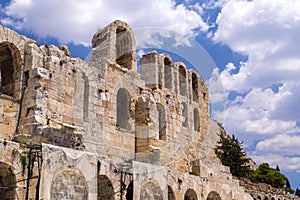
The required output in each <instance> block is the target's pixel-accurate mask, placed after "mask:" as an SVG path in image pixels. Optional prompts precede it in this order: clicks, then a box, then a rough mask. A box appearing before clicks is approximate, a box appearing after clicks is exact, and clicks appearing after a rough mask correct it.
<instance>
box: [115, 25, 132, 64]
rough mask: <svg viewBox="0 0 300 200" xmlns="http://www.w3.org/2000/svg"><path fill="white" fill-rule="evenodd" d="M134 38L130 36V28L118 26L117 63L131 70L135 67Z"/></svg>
mask: <svg viewBox="0 0 300 200" xmlns="http://www.w3.org/2000/svg"><path fill="white" fill-rule="evenodd" d="M132 39H133V37H132V36H131V35H130V32H129V30H128V27H125V26H120V25H119V26H118V27H117V29H116V63H117V64H119V65H120V66H122V67H125V68H128V69H131V68H132V66H133V62H132V61H133V60H135V57H133V50H134V48H135V47H134V46H133V44H134V43H133V41H132Z"/></svg>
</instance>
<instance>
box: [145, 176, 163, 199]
mask: <svg viewBox="0 0 300 200" xmlns="http://www.w3.org/2000/svg"><path fill="white" fill-rule="evenodd" d="M140 199H145V200H163V193H162V190H161V189H160V187H159V185H158V183H157V182H154V181H148V182H146V183H144V184H143V185H142V189H141V193H140Z"/></svg>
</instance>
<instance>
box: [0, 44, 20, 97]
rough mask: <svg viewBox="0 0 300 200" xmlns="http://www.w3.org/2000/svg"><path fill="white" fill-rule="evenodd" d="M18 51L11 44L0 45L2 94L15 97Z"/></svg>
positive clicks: (0, 83)
mask: <svg viewBox="0 0 300 200" xmlns="http://www.w3.org/2000/svg"><path fill="white" fill-rule="evenodd" d="M17 54H19V53H18V50H17V48H16V47H15V46H14V45H13V44H10V43H1V44H0V93H2V94H6V95H9V96H14V92H15V82H16V78H17V77H16V69H17V65H18V64H19V63H18V60H17Z"/></svg>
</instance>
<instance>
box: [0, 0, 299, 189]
mask: <svg viewBox="0 0 300 200" xmlns="http://www.w3.org/2000/svg"><path fill="white" fill-rule="evenodd" d="M0 4H1V10H0V23H1V24H2V25H5V26H7V27H10V28H12V29H14V30H16V31H17V32H19V33H21V34H24V35H26V36H27V37H30V38H33V39H35V40H37V41H38V43H40V44H46V43H47V44H55V45H58V44H66V45H68V46H69V49H70V50H71V52H72V55H73V56H74V57H81V58H87V57H88V53H89V51H90V49H91V47H90V41H91V38H92V36H93V34H94V33H95V32H96V31H97V30H98V29H99V28H102V27H104V26H105V25H107V24H109V23H110V22H112V21H113V20H115V19H121V20H124V21H126V22H128V23H129V25H130V26H131V27H132V29H133V30H134V32H135V33H136V40H137V47H138V49H139V51H138V53H142V52H144V51H146V50H147V48H157V49H161V50H167V51H169V52H171V53H174V54H175V55H178V56H175V57H177V58H179V57H181V58H183V59H185V60H186V61H187V62H190V63H191V65H194V67H195V68H197V69H198V70H199V72H200V73H202V75H203V77H204V79H205V80H206V81H207V84H208V85H209V89H210V97H211V102H212V116H213V118H214V119H216V120H218V121H220V122H221V123H223V125H224V127H225V129H226V130H227V132H228V133H229V134H235V135H236V136H237V137H238V138H239V139H240V140H242V141H244V147H245V149H246V150H247V152H248V154H249V155H250V156H251V157H252V158H253V159H254V161H255V162H256V163H257V164H260V163H262V162H268V163H270V165H271V166H273V167H275V166H276V165H279V167H280V169H281V170H282V171H283V172H284V173H285V174H286V175H288V178H289V179H290V181H291V183H292V186H293V187H294V188H295V187H297V186H299V184H300V148H299V144H300V107H299V102H300V79H299V77H300V46H299V45H298V44H300V41H299V40H300V37H299V35H300V12H299V10H300V1H297V0H252V1H247V0H214V1H212V0H201V1H195V0H181V1H179V0H178V1H174V0H151V1H148V0H145V1H140V0H123V1H118V0H110V1H104V0H64V1H61V0H51V1H46V0H14V1H13V2H11V1H10V0H4V1H3V0H2V1H1V3H0ZM171 43H172V44H174V45H172V44H171ZM175 59H176V58H175Z"/></svg>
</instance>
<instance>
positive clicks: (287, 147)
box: [256, 134, 300, 155]
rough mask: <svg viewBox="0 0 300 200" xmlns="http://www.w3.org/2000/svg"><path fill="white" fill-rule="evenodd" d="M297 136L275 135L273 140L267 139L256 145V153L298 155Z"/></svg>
mask: <svg viewBox="0 0 300 200" xmlns="http://www.w3.org/2000/svg"><path fill="white" fill-rule="evenodd" d="M299 144H300V136H299V135H289V134H282V135H277V136H275V137H274V138H269V139H266V140H264V141H260V142H258V143H257V145H256V151H257V152H259V153H272V152H273V153H275V152H276V153H277V154H281V155H285V154H287V153H288V154H291V155H295V154H296V155H300V149H299V148H298V147H299Z"/></svg>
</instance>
